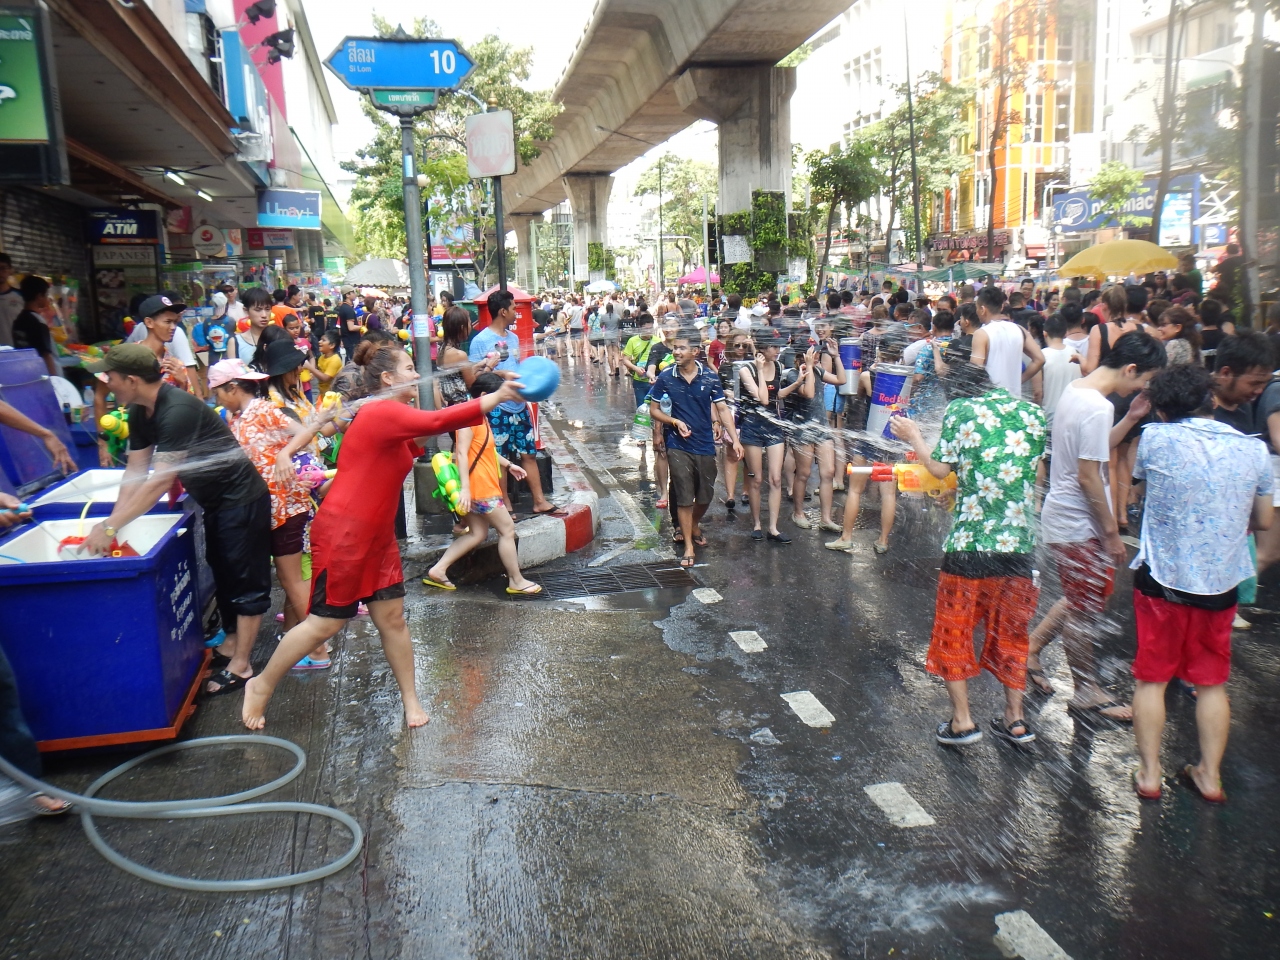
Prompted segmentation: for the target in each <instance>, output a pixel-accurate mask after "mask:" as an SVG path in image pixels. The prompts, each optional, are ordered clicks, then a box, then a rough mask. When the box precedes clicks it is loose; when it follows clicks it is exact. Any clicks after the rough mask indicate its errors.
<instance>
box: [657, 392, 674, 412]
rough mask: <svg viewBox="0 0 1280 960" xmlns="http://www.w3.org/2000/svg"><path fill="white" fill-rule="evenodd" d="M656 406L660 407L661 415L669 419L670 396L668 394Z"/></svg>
mask: <svg viewBox="0 0 1280 960" xmlns="http://www.w3.org/2000/svg"><path fill="white" fill-rule="evenodd" d="M658 406H660V407H661V408H662V412H663V414H664V415H665V416H668V417H669V416H671V396H670V394H668V395H666V396H664V397H663V398H662V400H661V402H659V404H658Z"/></svg>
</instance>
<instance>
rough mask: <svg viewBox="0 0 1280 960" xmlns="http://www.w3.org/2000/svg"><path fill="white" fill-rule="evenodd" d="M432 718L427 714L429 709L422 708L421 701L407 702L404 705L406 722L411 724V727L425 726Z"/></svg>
mask: <svg viewBox="0 0 1280 960" xmlns="http://www.w3.org/2000/svg"><path fill="white" fill-rule="evenodd" d="M430 721H431V718H430V717H429V716H427V711H425V710H423V709H422V704H420V703H416V702H415V703H406V704H405V705H404V722H405V723H407V724H408V725H409V729H411V730H412V729H413V728H414V727H425V726H426V725H427V724H428V723H429V722H430Z"/></svg>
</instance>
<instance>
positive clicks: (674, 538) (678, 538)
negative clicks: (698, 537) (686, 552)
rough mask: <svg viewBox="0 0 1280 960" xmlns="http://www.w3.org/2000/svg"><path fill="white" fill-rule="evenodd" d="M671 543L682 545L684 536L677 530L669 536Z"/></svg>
mask: <svg viewBox="0 0 1280 960" xmlns="http://www.w3.org/2000/svg"><path fill="white" fill-rule="evenodd" d="M671 542H672V543H684V534H683V533H681V532H680V531H679V530H677V531H676V532H675V533H673V534H672V535H671Z"/></svg>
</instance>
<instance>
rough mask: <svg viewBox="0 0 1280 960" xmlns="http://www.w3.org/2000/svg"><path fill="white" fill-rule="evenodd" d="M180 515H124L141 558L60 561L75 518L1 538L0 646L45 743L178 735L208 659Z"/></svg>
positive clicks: (56, 746)
mask: <svg viewBox="0 0 1280 960" xmlns="http://www.w3.org/2000/svg"><path fill="white" fill-rule="evenodd" d="M186 519H187V518H186V516H185V515H176V514H168V515H166V514H148V515H147V516H143V517H139V518H138V519H137V520H134V521H133V522H132V523H130V524H127V525H126V526H125V527H124V528H123V529H122V530H121V531H120V534H119V537H118V540H119V541H120V542H121V543H128V544H130V545H131V546H133V547H134V548H135V549H137V550H138V552H139V554H140V556H137V557H121V558H111V557H106V558H94V559H83V560H79V559H77V560H59V559H57V557H58V549H57V544H58V541H60V540H61V539H62V538H63V537H66V536H75V535H77V533H78V527H79V521H78V520H76V519H64V520H46V521H44V522H42V523H39V524H36V525H35V526H34V527H28V528H25V529H22V530H20V531H19V532H17V533H15V534H13V535H11V536H8V537H6V538H5V539H4V540H0V609H2V610H4V616H3V617H0V647H3V648H4V652H5V655H6V656H7V657H8V658H9V661H10V663H12V664H13V669H14V674H15V676H16V678H17V682H18V691H19V695H20V696H21V698H22V709H23V713H24V715H25V716H26V718H27V722H28V723H29V724H30V726H31V730H32V732H33V733H34V734H35V737H36V740H37V741H38V742H39V745H40V749H41V750H42V751H51V750H73V749H80V748H84V747H100V746H109V745H114V744H124V743H137V742H143V741H149V740H163V739H171V738H173V737H176V736H177V734H178V731H179V729H180V728H181V726H182V724H183V722H184V721H185V720H186V719H187V717H188V716H189V715H190V713H191V709H192V701H193V700H194V697H195V693H196V690H197V689H198V685H199V679H200V674H201V673H202V672H203V669H204V664H205V662H206V655H205V648H204V643H203V638H202V636H201V630H200V610H199V608H198V603H197V597H196V589H195V579H196V566H195V554H194V550H193V547H194V540H195V538H194V537H193V536H192V535H191V529H190V525H189V524H188V523H187V522H186ZM19 561H26V562H19Z"/></svg>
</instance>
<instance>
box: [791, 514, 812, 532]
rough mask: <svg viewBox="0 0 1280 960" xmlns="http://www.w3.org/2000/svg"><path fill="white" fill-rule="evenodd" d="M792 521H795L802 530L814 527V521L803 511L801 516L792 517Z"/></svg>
mask: <svg viewBox="0 0 1280 960" xmlns="http://www.w3.org/2000/svg"><path fill="white" fill-rule="evenodd" d="M791 522H792V523H794V524H795V525H796V526H797V527H799V528H800V529H801V530H812V529H813V522H812V521H811V520H810V519H809V518H808V517H806V516H805V515H804V514H803V513H802V514H800V516H798V517H792V518H791Z"/></svg>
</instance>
